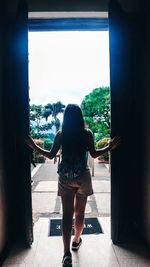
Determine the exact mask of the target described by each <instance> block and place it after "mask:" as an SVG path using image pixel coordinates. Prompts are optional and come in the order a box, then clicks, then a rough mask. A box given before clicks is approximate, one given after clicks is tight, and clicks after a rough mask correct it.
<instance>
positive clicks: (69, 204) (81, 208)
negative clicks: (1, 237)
mask: <svg viewBox="0 0 150 267" xmlns="http://www.w3.org/2000/svg"><path fill="white" fill-rule="evenodd" d="M26 143H27V144H28V145H29V146H30V147H31V148H32V149H36V150H37V151H38V152H39V153H41V154H42V155H44V156H45V157H47V158H49V159H53V158H54V157H55V156H56V154H57V152H58V150H59V149H60V148H61V150H62V157H61V161H60V164H59V166H58V175H59V177H58V195H59V196H61V201H62V208H63V218H62V235H63V244H64V256H63V260H62V265H63V266H72V256H71V252H70V241H71V232H72V220H73V215H74V217H75V219H74V231H75V236H74V239H73V242H72V250H76V251H77V250H78V249H79V247H80V245H81V243H82V239H81V234H82V231H83V225H84V212H85V206H86V202H87V197H88V196H89V195H91V194H93V189H92V182H91V174H90V170H89V168H88V166H87V152H89V153H90V155H91V156H92V157H93V158H97V157H99V156H100V155H102V154H103V153H105V152H107V151H110V150H112V149H114V148H116V147H117V146H118V145H119V144H120V138H117V137H115V138H113V139H111V140H110V142H109V143H108V145H107V146H106V147H104V148H102V149H99V150H96V149H95V146H94V139H93V134H92V132H91V131H90V130H87V129H85V127H84V120H83V115H82V111H81V109H80V107H79V106H77V105H75V104H69V105H68V106H67V107H66V109H65V112H64V118H63V124H62V130H61V131H59V132H57V134H56V136H55V140H54V143H53V146H52V148H51V150H50V151H46V150H44V149H42V148H40V147H39V146H37V145H36V144H35V143H34V141H33V139H32V138H31V137H28V138H27V139H26Z"/></svg>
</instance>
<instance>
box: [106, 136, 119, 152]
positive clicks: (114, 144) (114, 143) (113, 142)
mask: <svg viewBox="0 0 150 267" xmlns="http://www.w3.org/2000/svg"><path fill="white" fill-rule="evenodd" d="M120 144H121V138H120V136H115V137H114V138H112V139H110V141H109V142H108V146H109V149H110V150H112V149H115V148H116V147H117V146H119V145H120Z"/></svg>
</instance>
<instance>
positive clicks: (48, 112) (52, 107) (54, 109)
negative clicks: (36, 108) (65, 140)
mask: <svg viewBox="0 0 150 267" xmlns="http://www.w3.org/2000/svg"><path fill="white" fill-rule="evenodd" d="M64 108H65V105H64V104H62V102H61V101H58V102H56V103H53V104H50V103H49V104H47V105H46V106H45V107H44V110H43V117H44V118H45V119H46V121H47V119H48V117H49V116H52V118H53V120H52V124H53V125H54V126H55V128H56V131H58V130H59V128H60V121H59V119H58V118H57V115H58V114H59V113H63V112H64Z"/></svg>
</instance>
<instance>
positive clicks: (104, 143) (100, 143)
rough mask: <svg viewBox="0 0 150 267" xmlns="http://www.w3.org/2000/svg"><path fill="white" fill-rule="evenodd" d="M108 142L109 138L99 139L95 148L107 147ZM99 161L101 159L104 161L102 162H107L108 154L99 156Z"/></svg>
mask: <svg viewBox="0 0 150 267" xmlns="http://www.w3.org/2000/svg"><path fill="white" fill-rule="evenodd" d="M109 140H110V138H102V139H100V140H99V141H98V142H97V143H96V147H97V148H103V147H105V146H107V144H108V141H109ZM99 159H100V160H101V159H104V160H106V161H108V160H109V153H108V152H106V153H104V154H103V155H101V156H100V157H99Z"/></svg>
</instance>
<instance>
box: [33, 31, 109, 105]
mask: <svg viewBox="0 0 150 267" xmlns="http://www.w3.org/2000/svg"><path fill="white" fill-rule="evenodd" d="M28 37H29V96H30V104H36V105H40V104H41V105H46V104H48V103H54V102H57V101H62V103H64V104H65V105H67V104H69V103H76V104H78V105H80V104H81V102H82V100H83V98H84V96H85V95H87V94H89V93H90V92H91V91H92V90H93V89H94V88H96V87H100V86H109V83H110V80H109V36H108V31H99V32H98V31H84V32H83V31H69V32H68V31H66V32H65V31H61V32H58V31H56V32H55V31H51V32H29V36H28Z"/></svg>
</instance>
